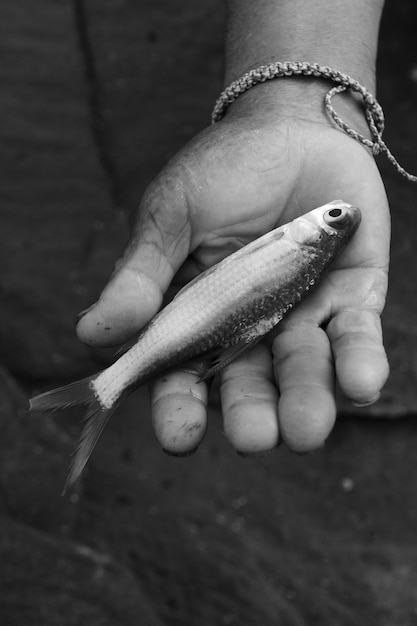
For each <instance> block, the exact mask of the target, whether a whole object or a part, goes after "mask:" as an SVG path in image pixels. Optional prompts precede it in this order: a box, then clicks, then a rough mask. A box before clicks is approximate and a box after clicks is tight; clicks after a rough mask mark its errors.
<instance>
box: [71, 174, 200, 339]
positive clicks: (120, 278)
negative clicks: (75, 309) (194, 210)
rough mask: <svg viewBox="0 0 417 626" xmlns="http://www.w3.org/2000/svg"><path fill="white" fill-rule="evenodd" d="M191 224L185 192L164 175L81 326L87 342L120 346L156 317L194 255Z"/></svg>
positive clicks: (148, 194)
mask: <svg viewBox="0 0 417 626" xmlns="http://www.w3.org/2000/svg"><path fill="white" fill-rule="evenodd" d="M190 228H191V227H190V223H189V220H188V210H187V203H186V201H185V197H184V194H183V192H182V188H181V186H180V184H179V182H178V181H177V180H173V177H172V176H170V175H169V174H161V175H160V176H159V178H158V179H157V180H156V181H154V183H153V184H152V185H151V187H150V188H149V189H148V190H147V192H146V193H145V195H144V198H143V201H142V203H141V206H140V209H139V220H138V222H137V225H136V227H135V229H134V233H133V235H132V238H131V241H130V244H129V246H128V248H127V250H126V253H125V255H124V257H123V259H122V260H121V261H119V263H118V264H117V266H116V270H115V272H114V274H113V275H112V277H111V279H110V281H109V283H108V284H107V286H106V287H105V289H104V291H103V292H102V294H101V296H100V298H99V300H98V302H97V303H96V304H95V305H94V306H93V307H91V308H90V309H88V310H87V312H85V314H84V315H83V316H82V317H81V319H80V320H79V322H78V326H77V333H78V336H79V338H80V339H81V340H82V341H85V342H86V343H88V344H90V345H95V346H108V345H115V344H120V343H122V342H123V341H126V339H128V338H129V337H131V336H132V335H133V334H135V333H136V332H137V331H138V330H139V329H140V328H142V327H143V326H144V324H145V323H146V322H147V321H148V320H149V319H150V318H151V317H153V316H154V315H155V313H156V312H157V311H158V309H159V308H160V306H161V304H162V299H163V294H164V292H165V291H166V289H167V287H168V285H169V284H170V282H171V280H172V277H173V276H174V274H175V272H176V271H177V269H178V267H179V266H180V265H181V264H182V263H183V261H184V260H185V258H186V257H187V255H188V252H189V245H190V236H191V231H190Z"/></svg>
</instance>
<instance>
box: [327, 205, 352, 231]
mask: <svg viewBox="0 0 417 626" xmlns="http://www.w3.org/2000/svg"><path fill="white" fill-rule="evenodd" d="M323 218H324V221H325V222H326V224H328V225H329V226H331V227H332V228H344V227H345V226H347V224H348V223H349V222H350V220H349V211H348V210H347V209H345V208H343V207H342V208H340V207H335V208H334V209H329V211H326V213H325V214H324V216H323Z"/></svg>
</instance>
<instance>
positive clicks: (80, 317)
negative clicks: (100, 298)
mask: <svg viewBox="0 0 417 626" xmlns="http://www.w3.org/2000/svg"><path fill="white" fill-rule="evenodd" d="M96 304H97V302H94V304H92V305H91V306H89V307H88V308H86V309H84V310H83V311H80V313H78V315H76V316H75V325H77V324H78V322H79V321H80V320H81V319H82V318H83V317H84V315H87V313H88V312H89V311H91V310H92V309H94V307H95V306H96Z"/></svg>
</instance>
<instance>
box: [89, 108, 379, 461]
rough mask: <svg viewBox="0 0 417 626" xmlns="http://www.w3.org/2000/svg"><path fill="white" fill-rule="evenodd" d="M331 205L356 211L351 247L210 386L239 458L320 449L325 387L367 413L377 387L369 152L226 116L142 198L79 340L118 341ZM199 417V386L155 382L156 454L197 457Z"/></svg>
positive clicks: (300, 124)
mask: <svg viewBox="0 0 417 626" xmlns="http://www.w3.org/2000/svg"><path fill="white" fill-rule="evenodd" d="M337 198H341V199H343V200H344V201H346V202H349V203H351V204H354V205H355V206H358V207H359V208H360V209H361V211H362V224H361V226H360V229H359V231H358V233H357V234H356V236H355V238H354V239H353V241H352V242H351V244H350V245H349V247H348V248H347V249H346V251H345V252H344V253H343V254H342V255H341V257H340V258H339V259H338V260H337V261H336V263H335V264H334V265H333V267H332V269H331V271H330V272H329V273H328V274H327V276H326V277H325V278H324V279H323V281H322V283H321V284H320V286H319V287H318V289H317V290H316V291H315V292H314V293H313V294H312V295H311V296H309V297H308V298H307V300H306V301H305V302H304V303H303V304H301V305H300V306H299V307H298V308H297V309H296V310H295V311H293V312H292V313H291V314H290V315H289V316H288V318H287V319H286V320H285V321H284V322H281V324H280V325H279V326H278V334H276V336H274V337H273V338H272V337H271V338H270V341H269V342H265V343H263V344H260V345H258V346H256V347H255V348H254V349H252V350H251V351H250V352H248V353H247V354H246V355H244V356H242V357H240V358H239V359H238V360H236V361H235V362H234V363H232V364H230V365H229V366H228V367H227V368H226V369H225V370H224V372H222V374H221V386H220V395H221V402H222V412H223V416H224V424H225V433H226V435H227V437H228V438H229V440H230V441H231V443H232V445H233V446H234V447H235V448H236V450H237V451H239V452H240V453H242V454H256V453H262V452H264V451H266V450H269V449H271V448H272V447H274V446H275V445H276V444H277V442H278V441H279V440H280V439H282V440H284V441H285V442H286V443H287V445H289V446H290V447H291V448H292V449H295V450H298V451H308V450H311V449H313V448H315V447H317V446H319V445H321V444H322V443H323V441H324V440H325V438H326V437H327V435H328V433H329V432H330V430H331V428H332V425H333V423H334V420H335V417H336V407H335V400H334V386H335V378H337V381H338V383H339V385H340V387H341V388H342V390H343V391H344V393H345V394H346V395H347V396H348V397H349V398H350V399H351V400H352V401H353V402H355V403H359V404H364V403H369V402H372V401H374V400H375V399H376V398H377V397H378V394H379V391H380V389H381V387H382V386H383V384H384V382H385V380H386V377H387V375H388V365H387V360H386V356H385V351H384V349H383V345H382V334H381V328H380V320H379V315H380V313H381V311H382V308H383V306H384V301H385V294H386V288H387V271H388V255H389V213H388V205H387V200H386V196H385V192H384V187H383V184H382V181H381V178H380V176H379V173H378V170H377V168H376V166H375V163H374V160H373V158H372V157H371V155H370V154H369V153H368V152H367V150H366V149H365V148H363V147H362V146H360V145H359V144H357V143H355V142H354V141H353V140H352V139H351V138H349V137H347V136H345V135H344V134H343V133H341V132H340V131H339V130H336V129H334V128H332V127H330V125H328V124H327V123H322V122H319V121H316V120H314V121H309V120H300V119H299V118H292V117H285V118H283V119H281V120H280V121H278V122H276V123H274V124H271V123H268V124H266V123H265V124H259V123H258V122H254V121H253V120H252V118H244V119H240V118H237V119H236V118H235V117H231V118H230V120H228V119H227V118H226V119H225V120H224V121H223V122H221V123H219V124H217V125H216V126H214V127H210V128H209V129H206V130H205V131H204V132H203V133H201V134H200V135H199V136H198V137H196V138H195V139H194V140H193V141H192V142H191V143H190V144H188V145H187V146H186V147H185V148H184V149H183V150H182V151H181V152H180V153H179V154H178V155H177V156H176V157H175V158H174V159H173V160H172V161H171V162H170V163H169V164H168V165H167V166H166V167H165V168H164V170H162V172H161V173H160V175H159V176H158V177H157V179H156V180H155V181H154V182H153V183H152V184H151V186H150V187H149V189H148V190H147V192H146V193H145V196H144V198H143V200H142V203H141V207H140V211H139V218H138V222H137V226H136V228H135V232H134V234H133V236H132V240H131V242H130V245H129V247H128V250H127V251H126V254H125V257H124V258H123V260H122V261H121V262H120V263H119V264H118V267H117V271H116V272H115V274H114V275H113V277H112V278H111V280H110V282H109V284H108V285H107V287H106V288H105V290H104V292H103V294H102V296H101V298H100V300H99V302H98V303H97V304H96V306H95V307H93V308H92V309H91V310H90V311H89V313H88V314H87V315H85V316H84V317H83V318H82V319H81V321H80V323H79V326H78V334H79V336H80V338H81V339H83V340H84V341H86V342H87V343H89V344H90V345H109V344H116V343H121V342H123V341H125V340H126V339H127V338H128V337H129V336H131V335H133V334H135V333H136V332H137V331H138V330H139V329H140V328H141V327H142V326H143V325H144V324H145V323H146V322H147V321H148V320H149V319H150V318H151V317H152V316H153V315H155V313H156V312H157V310H158V309H159V308H160V306H161V304H162V299H163V295H164V293H165V292H166V290H167V289H168V287H169V286H170V284H172V282H173V281H174V280H182V281H184V280H189V279H190V278H192V277H193V276H194V275H196V273H198V272H200V271H203V270H204V269H206V268H208V267H210V266H211V265H213V264H214V263H216V262H217V261H219V260H220V259H221V258H223V257H224V256H226V255H227V254H230V253H231V252H233V251H234V250H236V249H238V248H239V247H241V246H242V245H244V244H246V243H248V242H249V241H251V240H253V239H254V238H256V237H258V236H260V235H261V234H263V233H265V232H267V231H268V230H270V229H272V228H275V227H276V226H278V225H279V224H282V223H285V222H288V221H290V220H292V219H294V218H295V217H297V216H299V215H301V214H303V213H305V212H307V211H309V210H311V209H313V208H315V207H316V206H319V205H321V204H324V203H326V202H329V201H331V200H334V199H337ZM97 322H100V323H97ZM104 326H106V328H107V329H108V328H109V327H110V328H111V330H110V331H109V330H106V332H105V333H104V331H102V330H101V329H102V328H103V327H104ZM206 404H207V388H206V385H205V384H204V383H199V382H198V380H197V377H196V375H195V374H194V373H192V372H190V371H186V370H184V371H182V370H177V371H174V372H171V373H170V374H169V375H167V376H164V377H163V378H161V379H159V380H157V381H155V383H154V385H153V387H152V405H153V422H154V427H155V432H156V434H157V437H158V439H159V441H160V443H161V445H162V446H163V448H164V449H165V450H167V451H168V452H171V453H173V454H186V453H189V452H190V451H192V450H193V449H195V448H196V447H197V446H198V445H199V443H200V442H201V439H202V437H203V435H204V431H205V425H206Z"/></svg>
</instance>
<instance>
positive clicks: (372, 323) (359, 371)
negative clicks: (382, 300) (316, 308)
mask: <svg viewBox="0 0 417 626" xmlns="http://www.w3.org/2000/svg"><path fill="white" fill-rule="evenodd" d="M326 331H327V334H328V336H329V338H330V341H331V344H332V349H333V354H334V359H335V363H336V373H337V378H338V381H339V384H340V386H341V388H342V389H343V391H344V393H345V394H346V396H347V397H348V398H350V399H351V400H352V402H353V403H354V404H356V405H359V406H364V405H367V404H372V403H373V402H375V401H376V400H377V399H378V397H379V395H380V391H381V389H382V387H383V386H384V384H385V382H386V380H387V378H388V374H389V365H388V360H387V355H386V353H385V349H384V346H383V340H382V328H381V320H380V317H379V315H378V313H377V312H376V311H372V310H369V309H345V310H342V311H340V312H338V313H337V315H335V316H334V317H333V318H332V320H331V321H330V322H329V324H328V325H327V329H326Z"/></svg>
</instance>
